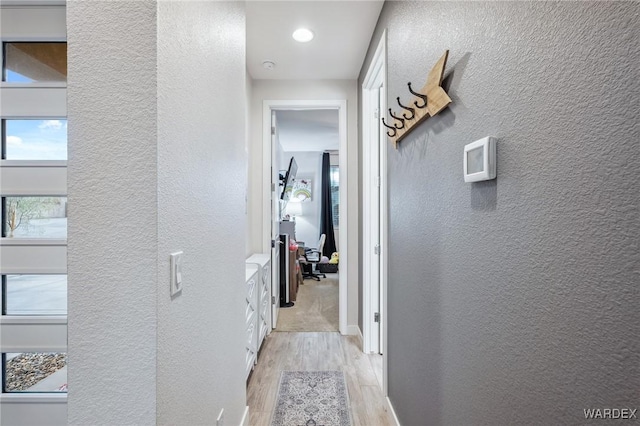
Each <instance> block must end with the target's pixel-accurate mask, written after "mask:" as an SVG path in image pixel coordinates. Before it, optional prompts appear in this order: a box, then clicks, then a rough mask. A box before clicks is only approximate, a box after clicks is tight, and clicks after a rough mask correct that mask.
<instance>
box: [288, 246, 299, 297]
mask: <svg viewBox="0 0 640 426" xmlns="http://www.w3.org/2000/svg"><path fill="white" fill-rule="evenodd" d="M298 270H299V268H298V251H297V250H289V296H290V297H291V301H292V302H295V301H296V297H297V295H298V286H299V285H300V282H299V281H300V280H299V279H298V275H299V274H298Z"/></svg>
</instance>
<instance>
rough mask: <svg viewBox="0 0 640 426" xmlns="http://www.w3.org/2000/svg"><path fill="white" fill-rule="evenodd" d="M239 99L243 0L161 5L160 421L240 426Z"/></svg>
mask: <svg viewBox="0 0 640 426" xmlns="http://www.w3.org/2000/svg"><path fill="white" fill-rule="evenodd" d="M245 99H246V98H245V27H244V4H243V3H242V2H159V3H158V242H159V244H158V250H159V251H158V424H159V425H213V424H215V419H216V417H217V416H218V413H219V412H220V409H222V408H224V409H225V424H226V425H238V424H240V419H241V416H242V413H243V410H244V408H245V406H246V395H245V381H244V352H245V351H244V337H243V336H244V329H245V327H244V324H245V320H244V276H245V275H244V269H245V264H244V259H245V244H244V242H245V216H244V211H245V206H244V202H245V201H244V200H245V188H246V162H247V157H246V153H245V143H246V140H245V130H246V129H245ZM176 250H183V251H184V258H183V262H184V263H183V285H184V289H183V291H182V294H181V295H179V296H178V297H176V298H174V299H173V300H171V298H170V296H169V253H171V252H173V251H176Z"/></svg>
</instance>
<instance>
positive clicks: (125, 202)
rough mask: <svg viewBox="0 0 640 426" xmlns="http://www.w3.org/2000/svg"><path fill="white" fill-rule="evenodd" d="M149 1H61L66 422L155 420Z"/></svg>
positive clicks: (152, 28)
mask: <svg viewBox="0 0 640 426" xmlns="http://www.w3.org/2000/svg"><path fill="white" fill-rule="evenodd" d="M155 21H156V5H155V2H153V1H135V2H110V1H106V2H98V1H95V2H94V1H92V2H75V1H72V2H69V3H68V6H67V27H68V43H69V50H68V55H69V59H68V67H69V68H68V69H69V77H68V91H67V93H68V120H69V163H68V176H69V178H68V179H69V180H68V188H69V190H68V194H69V197H68V199H69V232H68V236H69V238H68V243H69V244H68V271H69V290H68V291H69V292H68V300H69V302H68V307H69V331H68V333H69V337H68V339H69V372H68V378H69V424H72V425H73V424H77V425H88V424H91V425H114V424H120V425H124V424H136V425H144V424H147V425H148V424H154V423H155V421H156V397H155V392H156V382H155V380H156V283H157V272H156V268H157V265H156V264H157V213H156V206H157V196H156V194H157V182H156V24H155Z"/></svg>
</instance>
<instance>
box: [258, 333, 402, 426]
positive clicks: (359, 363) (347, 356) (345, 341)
mask: <svg viewBox="0 0 640 426" xmlns="http://www.w3.org/2000/svg"><path fill="white" fill-rule="evenodd" d="M284 370H294V371H299V370H340V371H344V372H345V376H346V379H347V388H348V391H349V402H350V404H351V418H352V420H353V426H387V425H389V426H390V425H393V424H394V423H393V419H392V417H391V414H390V413H388V412H387V411H386V405H385V399H384V396H383V393H382V390H381V389H382V386H381V383H382V356H381V355H367V354H364V353H362V351H361V350H360V339H359V338H358V337H357V336H341V335H340V334H339V333H338V332H280V333H271V334H270V335H269V336H267V338H266V339H265V341H264V343H263V346H262V349H261V350H260V354H259V357H258V364H257V365H256V367H255V369H254V371H253V372H252V373H251V377H250V378H249V382H248V384H247V405H248V406H249V411H250V413H251V420H250V424H251V425H252V426H268V425H269V424H270V421H271V415H272V412H273V409H274V406H275V401H276V395H277V392H278V384H279V380H280V373H281V372H282V371H284Z"/></svg>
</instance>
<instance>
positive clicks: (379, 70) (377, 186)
mask: <svg viewBox="0 0 640 426" xmlns="http://www.w3.org/2000/svg"><path fill="white" fill-rule="evenodd" d="M384 52H385V47H384V36H383V38H382V39H381V44H380V45H379V46H378V49H377V50H376V53H375V55H374V60H373V61H372V63H371V66H370V68H369V70H368V71H367V75H366V76H365V80H364V83H363V85H362V94H363V98H362V117H363V120H362V131H363V150H362V155H363V157H362V172H363V179H362V183H363V185H362V186H363V191H362V203H363V270H362V272H363V274H362V275H363V330H362V334H363V350H364V352H366V353H378V354H381V353H382V352H383V348H384V344H385V342H384V330H385V327H384V324H385V323H384V321H385V313H384V306H385V303H384V301H385V292H384V288H385V277H386V270H385V268H386V260H385V259H386V253H385V247H386V246H387V242H386V223H387V222H386V205H387V201H386V189H385V188H386V175H385V170H386V155H385V154H386V151H385V150H386V141H387V134H386V128H385V127H383V125H382V121H381V119H382V118H384V117H386V111H387V108H386V104H387V101H386V88H385V73H386V67H385V64H384V57H385V54H384Z"/></svg>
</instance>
